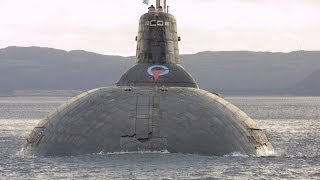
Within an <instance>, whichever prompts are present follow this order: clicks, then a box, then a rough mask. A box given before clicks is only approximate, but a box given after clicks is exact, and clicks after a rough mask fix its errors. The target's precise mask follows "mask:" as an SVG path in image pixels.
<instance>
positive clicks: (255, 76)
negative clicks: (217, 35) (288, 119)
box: [0, 47, 320, 95]
mask: <svg viewBox="0 0 320 180" xmlns="http://www.w3.org/2000/svg"><path fill="white" fill-rule="evenodd" d="M319 58H320V51H296V52H291V53H271V52H250V51H225V52H200V53H197V54H189V55H181V62H182V65H183V66H184V67H186V69H187V70H188V71H189V72H190V73H191V74H192V75H193V76H194V77H195V79H196V80H197V82H198V83H199V85H200V87H202V88H204V89H207V90H214V91H217V92H219V93H222V94H238V95H240V94H242V95H272V94H287V93H291V88H290V87H294V88H296V87H297V86H296V85H297V84H298V83H299V82H301V81H303V80H304V79H305V78H306V77H307V76H308V75H310V72H313V71H317V70H318V69H320V61H319ZM133 64H134V57H121V56H108V55H101V54H96V53H92V52H87V51H82V50H75V51H69V52H68V51H64V50H58V49H52V48H41V47H7V48H4V49H0V84H1V85H0V91H2V92H10V91H12V90H87V89H91V88H95V87H101V86H109V85H112V84H114V83H115V82H117V81H118V79H119V78H120V76H121V75H122V74H123V73H124V72H125V71H126V70H127V69H129V68H130V67H131V66H133ZM288 88H289V89H288ZM310 88H311V89H312V88H313V87H312V85H311V87H310ZM315 88H316V87H315ZM297 91H299V89H298V88H297ZM295 94H298V93H297V92H295ZM319 95H320V94H319Z"/></svg>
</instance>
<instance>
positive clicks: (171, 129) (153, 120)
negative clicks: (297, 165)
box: [23, 86, 273, 156]
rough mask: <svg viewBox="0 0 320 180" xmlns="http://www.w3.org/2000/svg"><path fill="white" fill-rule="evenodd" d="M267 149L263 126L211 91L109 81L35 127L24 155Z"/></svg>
mask: <svg viewBox="0 0 320 180" xmlns="http://www.w3.org/2000/svg"><path fill="white" fill-rule="evenodd" d="M161 150H167V151H169V152H172V153H176V152H179V153H188V154H189V153H192V154H202V155H217V156H220V155H226V154H230V153H233V152H238V153H241V154H246V155H268V154H269V153H270V152H271V151H272V150H273V149H272V145H271V144H270V142H269V141H268V139H267V137H266V136H265V134H264V132H263V131H262V130H261V129H259V128H258V127H257V126H256V124H255V123H254V122H253V120H252V119H251V118H250V117H248V116H247V115H246V114H245V113H244V112H242V111H241V110H239V109H238V108H237V107H235V106H233V105H232V104H231V103H229V102H227V101H226V100H224V99H222V98H221V97H219V96H217V95H215V94H212V93H210V92H208V91H205V90H201V89H197V88H189V87H188V88H186V87H167V88H164V87H162V88H161V87H126V86H123V87H119V86H114V87H106V88H99V89H94V90H91V91H88V92H85V93H83V94H81V95H79V96H77V97H74V98H73V99H71V100H69V101H68V102H66V103H65V104H63V105H61V106H60V107H59V108H57V110H56V111H54V112H52V113H51V114H49V115H48V116H47V117H45V118H44V119H43V120H41V121H40V122H39V124H38V125H37V126H36V127H35V128H34V130H33V131H32V132H31V134H30V135H29V137H28V138H27V143H26V145H25V147H24V149H23V153H24V154H25V155H36V156H65V155H79V154H89V153H100V152H122V151H125V152H126V151H128V152H130V151H161Z"/></svg>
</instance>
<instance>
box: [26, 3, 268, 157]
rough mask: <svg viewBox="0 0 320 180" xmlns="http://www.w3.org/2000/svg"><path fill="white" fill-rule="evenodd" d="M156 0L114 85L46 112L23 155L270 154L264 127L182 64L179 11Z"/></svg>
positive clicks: (85, 94)
mask: <svg viewBox="0 0 320 180" xmlns="http://www.w3.org/2000/svg"><path fill="white" fill-rule="evenodd" d="M165 9H166V8H162V6H161V3H160V0H157V5H156V7H154V6H150V7H149V11H148V13H146V14H144V15H142V16H141V18H140V22H139V30H138V36H137V37H136V40H137V53H136V65H135V66H133V67H132V68H131V69H129V70H128V71H127V72H126V73H125V74H124V75H123V76H122V77H121V78H120V80H119V81H118V82H117V83H116V85H115V86H112V87H102V88H97V89H93V90H90V91H88V92H85V93H82V94H80V95H78V96H76V97H74V98H73V99H71V100H69V101H67V102H66V103H65V104H63V105H61V106H60V107H58V108H57V110H55V111H53V112H51V113H50V114H48V115H47V116H46V117H44V118H43V119H42V120H41V121H40V122H39V123H38V125H37V126H36V127H35V128H34V129H33V130H32V132H31V133H30V135H29V136H28V138H27V142H26V144H25V146H24V148H23V153H24V154H25V155H37V156H63V155H79V154H88V153H100V152H121V151H161V150H167V151H169V152H172V153H195V154H202V155H219V156H220V155H225V154H230V153H233V152H239V153H242V154H247V155H268V154H269V153H270V152H272V151H273V147H272V145H271V143H270V142H269V140H268V139H267V137H266V135H265V133H264V132H263V131H262V130H261V129H260V128H258V127H257V125H256V123H255V122H254V121H253V120H252V119H251V118H250V117H248V116H247V115H246V114H245V113H244V112H242V111H241V110H240V109H238V108H237V107H235V106H234V105H232V104H231V103H229V102H227V101H226V100H224V99H222V98H221V97H219V96H217V95H215V94H213V93H210V92H208V91H205V90H202V89H199V87H198V85H197V83H196V82H195V80H194V79H193V78H192V76H191V75H190V74H189V73H188V72H187V71H186V70H185V69H184V68H183V67H182V66H181V65H180V60H179V48H178V41H179V40H180V37H178V35H177V26H176V19H175V17H174V16H173V15H171V14H169V13H168V11H166V10H165Z"/></svg>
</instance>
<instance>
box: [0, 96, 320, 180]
mask: <svg viewBox="0 0 320 180" xmlns="http://www.w3.org/2000/svg"><path fill="white" fill-rule="evenodd" d="M67 99H68V98H62V97H0V179H1V180H2V179H320V150H319V149H320V97H227V98H226V99H227V100H229V101H231V102H232V103H233V104H235V105H236V106H238V107H240V109H242V110H243V111H245V112H246V113H247V114H248V115H249V116H251V117H252V118H253V119H254V120H255V121H256V122H257V123H258V125H259V126H260V127H261V128H262V129H264V130H265V132H266V133H267V136H268V137H269V139H270V141H271V142H272V143H273V146H274V148H275V152H274V154H273V155H272V156H270V157H248V156H244V155H241V154H239V153H236V152H235V153H233V154H229V155H225V156H223V157H216V156H200V155H192V154H172V153H168V152H135V153H113V154H107V153H103V154H89V155H83V156H73V157H55V158H53V157H51V158H39V157H23V156H22V155H21V153H20V151H21V148H22V147H23V144H24V143H25V139H26V137H27V135H28V134H29V133H30V131H31V130H32V129H33V127H34V126H35V125H36V124H37V122H38V121H39V120H40V119H41V118H42V117H44V116H45V115H46V114H47V113H48V112H49V111H52V110H54V109H55V108H56V107H57V106H59V105H60V104H61V103H63V102H64V101H66V100H67Z"/></svg>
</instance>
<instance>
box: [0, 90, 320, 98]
mask: <svg viewBox="0 0 320 180" xmlns="http://www.w3.org/2000/svg"><path fill="white" fill-rule="evenodd" d="M83 92H86V91H81V90H14V91H10V92H8V91H7V92H1V91H0V97H74V96H77V95H79V94H81V93H83ZM210 92H211V93H213V94H216V95H218V96H221V97H234V96H235V97H239V96H240V97H241V96H243V97H256V96H260V97H261V96H262V97H263V96H265V97H278V96H282V97H318V96H319V95H310V94H286V93H281V92H277V93H276V92H273V93H272V92H269V93H268V92H261V93H257V92H253V93H250V92H249V93H246V92H243V91H242V92H241V91H238V93H236V92H237V91H233V92H219V91H218V92H217V91H210Z"/></svg>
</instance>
